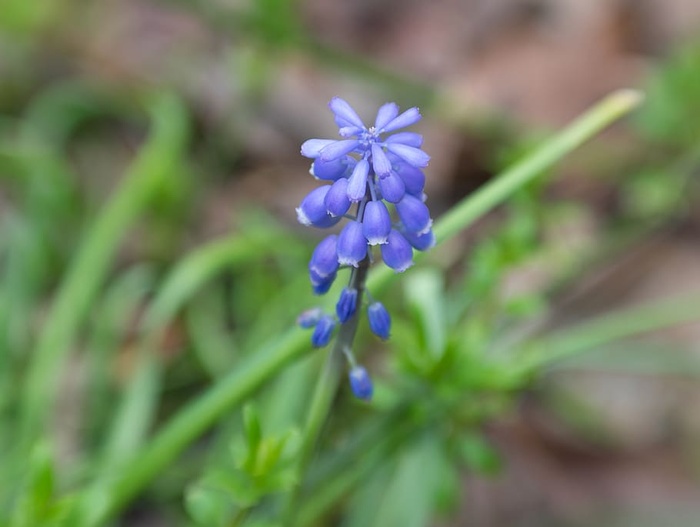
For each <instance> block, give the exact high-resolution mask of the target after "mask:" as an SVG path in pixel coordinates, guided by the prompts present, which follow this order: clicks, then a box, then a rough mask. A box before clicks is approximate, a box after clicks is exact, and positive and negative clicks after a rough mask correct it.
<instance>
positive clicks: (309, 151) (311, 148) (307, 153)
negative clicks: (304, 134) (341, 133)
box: [301, 139, 337, 159]
mask: <svg viewBox="0 0 700 527" xmlns="http://www.w3.org/2000/svg"><path fill="white" fill-rule="evenodd" d="M331 143H337V141H336V140H335V139H309V140H308V141H304V144H302V145H301V155H303V156H304V157H309V158H311V159H316V158H317V157H318V156H319V154H320V153H321V150H323V149H324V148H325V147H327V146H328V145H330V144H331Z"/></svg>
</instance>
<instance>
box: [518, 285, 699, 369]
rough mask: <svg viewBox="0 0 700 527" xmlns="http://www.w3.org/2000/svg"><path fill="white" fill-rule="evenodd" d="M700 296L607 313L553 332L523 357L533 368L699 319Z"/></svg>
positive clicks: (674, 298)
mask: <svg viewBox="0 0 700 527" xmlns="http://www.w3.org/2000/svg"><path fill="white" fill-rule="evenodd" d="M699 297H700V295H699V294H698V293H695V294H694V295H687V294H685V295H682V296H677V297H672V298H667V299H664V300H661V301H654V302H650V303H647V304H643V305H640V306H635V307H632V308H626V309H621V310H619V311H616V312H612V313H607V314H605V315H602V316H599V317H596V318H594V319H592V320H588V321H586V322H582V323H580V324H576V325H575V326H573V327H571V328H567V329H563V330H561V331H559V332H557V333H554V334H551V335H550V336H549V337H548V338H547V339H545V340H542V341H540V342H539V345H537V347H536V348H535V349H534V350H533V352H532V353H531V354H528V355H527V356H525V357H523V360H524V363H525V365H526V367H527V368H528V369H530V370H532V371H537V370H539V369H541V368H545V367H547V366H548V365H550V364H552V363H554V362H556V361H560V360H563V359H566V358H569V357H573V356H575V355H577V354H579V353H584V352H586V351H588V350H593V349H596V348H597V347H600V346H603V345H605V344H609V343H611V342H614V341H617V340H621V339H623V338H628V337H632V336H635V335H639V334H642V333H647V332H650V331H656V330H660V329H664V328H669V327H673V326H677V325H680V324H684V323H688V322H693V321H696V320H698V319H700V300H699Z"/></svg>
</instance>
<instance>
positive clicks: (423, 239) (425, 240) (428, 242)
mask: <svg viewBox="0 0 700 527" xmlns="http://www.w3.org/2000/svg"><path fill="white" fill-rule="evenodd" d="M402 234H403V236H404V238H406V240H407V241H408V243H410V244H411V246H412V247H413V248H414V249H417V250H419V251H427V250H428V249H431V248H433V247H434V246H435V234H433V230H432V229H430V230H429V231H428V232H426V233H425V234H420V235H418V234H415V233H412V232H403V233H402Z"/></svg>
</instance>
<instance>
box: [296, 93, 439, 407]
mask: <svg viewBox="0 0 700 527" xmlns="http://www.w3.org/2000/svg"><path fill="white" fill-rule="evenodd" d="M328 106H329V107H330V109H331V111H332V112H333V115H334V117H335V123H336V124H337V125H338V128H339V135H340V137H341V138H340V139H309V140H308V141H306V142H304V144H302V145H301V154H302V155H303V156H305V157H308V158H310V159H312V160H313V162H312V164H311V171H310V172H311V174H312V175H313V176H314V177H315V178H316V179H318V180H321V181H324V182H327V184H324V185H323V186H321V187H318V188H316V189H314V190H312V191H311V192H310V193H309V194H308V195H307V196H306V197H305V198H304V199H303V200H302V202H301V204H300V205H299V207H297V209H296V212H297V218H298V220H299V222H300V223H301V224H303V225H307V226H310V227H317V228H321V229H325V228H330V227H333V226H334V225H336V224H338V223H339V222H340V221H341V220H342V219H343V218H347V219H348V222H347V223H345V225H344V226H343V227H342V229H341V230H340V232H339V233H338V234H331V235H329V236H327V237H326V238H324V239H323V240H322V241H321V243H319V244H318V246H317V247H316V249H315V250H314V252H313V254H312V256H311V260H310V261H309V277H310V280H311V285H312V288H313V291H314V293H316V294H319V295H320V294H325V293H326V292H328V290H329V289H330V287H331V286H332V284H333V282H334V281H335V279H336V277H337V274H338V271H339V270H340V269H342V268H349V269H350V279H349V282H348V285H347V287H345V288H344V289H343V291H342V292H341V294H340V298H339V300H338V302H337V304H336V317H333V316H332V315H328V314H323V313H321V312H318V311H315V310H309V311H306V312H305V313H304V314H302V315H301V316H300V318H299V321H298V322H299V324H300V325H301V326H302V327H306V328H311V327H313V328H315V329H314V333H313V336H312V343H313V344H314V346H317V347H320V346H325V345H326V344H328V342H329V341H330V339H331V337H332V334H333V331H334V330H335V327H336V325H338V324H339V325H340V334H339V336H338V340H337V342H336V345H337V346H338V349H340V350H341V351H342V352H343V353H345V355H346V357H347V358H348V361H349V362H350V364H351V366H352V370H351V372H350V377H349V378H350V384H351V388H352V391H353V393H354V394H355V395H356V396H357V397H358V398H360V399H365V400H368V399H369V398H371V395H372V382H371V380H370V377H369V374H368V373H367V371H366V370H365V369H364V368H363V367H362V366H357V365H356V364H355V360H354V357H353V356H352V353H351V352H350V351H349V350H350V349H351V346H352V341H353V339H354V336H355V331H356V328H357V319H356V317H357V314H358V312H359V311H360V310H361V308H362V297H363V293H364V292H365V279H366V276H367V270H368V268H369V265H370V263H371V262H373V261H374V259H375V258H376V257H377V256H378V254H379V255H381V259H382V260H383V262H384V264H385V265H387V266H388V267H390V268H391V269H393V270H394V271H396V272H399V273H400V272H404V271H405V270H406V269H408V268H409V267H411V265H413V250H414V249H415V250H418V251H426V250H428V249H430V248H431V247H432V246H433V245H434V244H435V236H434V235H433V231H432V223H433V222H432V219H431V218H430V212H429V210H428V207H427V206H426V205H425V200H426V196H425V193H424V192H423V190H424V186H425V174H424V173H423V171H422V169H423V168H425V167H426V166H427V165H428V162H429V161H430V156H428V154H426V153H425V152H423V150H421V146H422V144H423V137H422V136H421V135H420V134H417V133H414V132H406V131H399V130H401V129H402V128H406V127H408V126H411V125H414V124H416V123H417V122H418V121H420V119H421V114H420V112H419V111H418V108H409V109H408V110H406V111H404V112H403V113H400V112H399V107H398V106H397V105H396V104H395V103H393V102H390V103H386V104H384V105H382V106H381V107H380V108H379V111H378V112H377V116H376V118H375V120H374V124H373V125H372V126H369V127H367V126H366V125H365V124H364V122H363V121H362V119H361V118H360V117H359V115H358V114H357V112H355V110H354V109H353V108H352V107H351V106H350V104H348V103H347V102H346V101H345V100H343V99H341V98H339V97H334V98H333V99H331V101H330V103H329V105H328ZM353 207H354V211H353V212H350V211H351V210H352V209H353ZM391 211H393V212H394V214H393V218H394V219H393V220H392V212H391ZM376 246H378V247H379V251H376V250H374V249H373V248H374V247H376ZM375 251H376V252H375ZM377 253H378V254H377ZM367 316H368V319H369V326H370V329H371V330H372V332H373V333H374V334H375V335H377V336H378V337H379V338H381V339H383V340H386V339H388V338H389V329H390V326H391V317H390V316H389V312H388V311H387V310H386V308H385V307H384V306H383V305H382V304H381V303H380V302H376V301H372V302H371V303H370V304H369V306H368V307H367Z"/></svg>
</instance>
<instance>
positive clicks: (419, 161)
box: [321, 143, 430, 168]
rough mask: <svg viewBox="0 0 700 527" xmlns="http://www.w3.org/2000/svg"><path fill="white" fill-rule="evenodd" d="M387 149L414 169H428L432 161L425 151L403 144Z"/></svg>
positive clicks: (391, 144) (395, 144) (391, 145)
mask: <svg viewBox="0 0 700 527" xmlns="http://www.w3.org/2000/svg"><path fill="white" fill-rule="evenodd" d="M326 148H330V147H326ZM386 148H387V150H389V152H392V153H393V154H396V155H397V156H399V157H400V158H401V159H403V160H404V161H406V163H408V164H409V165H412V166H414V167H419V168H422V167H427V166H428V162H429V161H430V156H429V155H428V154H426V153H425V152H423V150H421V149H420V148H414V147H412V146H407V145H404V144H401V143H387V144H386ZM325 151H326V149H325V148H324V149H323V152H325ZM321 156H323V153H321Z"/></svg>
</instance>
